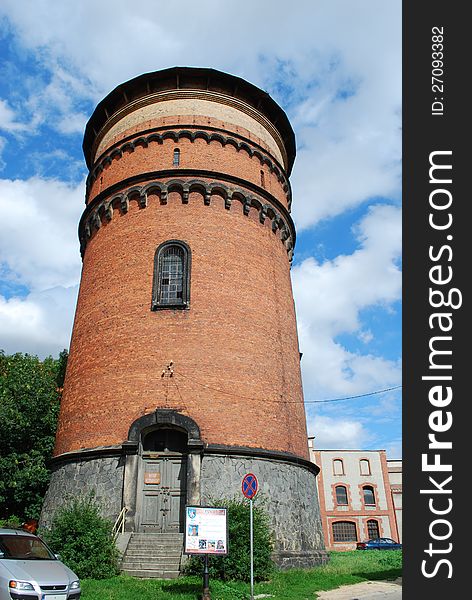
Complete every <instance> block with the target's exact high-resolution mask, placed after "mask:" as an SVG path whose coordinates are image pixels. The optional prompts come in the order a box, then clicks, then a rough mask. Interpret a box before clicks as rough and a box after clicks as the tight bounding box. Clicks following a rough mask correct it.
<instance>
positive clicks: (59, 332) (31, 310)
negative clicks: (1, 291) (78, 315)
mask: <svg viewBox="0 0 472 600" xmlns="http://www.w3.org/2000/svg"><path fill="white" fill-rule="evenodd" d="M77 291H78V286H72V287H69V288H65V287H56V288H52V289H48V290H44V291H42V292H36V293H32V294H29V295H28V296H27V297H26V298H10V299H8V300H7V299H5V298H4V297H3V296H0V348H1V349H2V350H5V352H6V353H7V354H12V353H15V352H28V353H30V354H36V355H38V356H40V357H43V358H44V357H45V356H49V355H51V356H57V355H58V353H59V352H60V351H61V350H63V349H64V348H67V349H68V348H69V342H70V335H71V330H72V322H73V315H74V307H75V303H76V300H77Z"/></svg>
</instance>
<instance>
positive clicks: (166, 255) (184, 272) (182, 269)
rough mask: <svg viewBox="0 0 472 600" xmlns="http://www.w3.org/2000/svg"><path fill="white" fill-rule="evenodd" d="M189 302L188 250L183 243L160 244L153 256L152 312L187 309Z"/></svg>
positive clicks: (175, 241)
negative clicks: (163, 309) (164, 309)
mask: <svg viewBox="0 0 472 600" xmlns="http://www.w3.org/2000/svg"><path fill="white" fill-rule="evenodd" d="M189 301H190V248H189V247H188V246H187V244H186V243H185V242H181V241H178V240H170V241H168V242H165V243H164V244H161V245H160V246H159V248H158V249H157V250H156V254H155V256H154V281H153V288H152V310H159V309H162V308H188V305H189Z"/></svg>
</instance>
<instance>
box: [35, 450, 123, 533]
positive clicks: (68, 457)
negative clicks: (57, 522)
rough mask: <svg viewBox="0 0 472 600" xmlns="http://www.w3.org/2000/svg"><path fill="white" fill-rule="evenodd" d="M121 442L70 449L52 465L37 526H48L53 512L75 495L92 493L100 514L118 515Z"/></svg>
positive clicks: (106, 515) (119, 506) (121, 480)
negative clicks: (103, 446)
mask: <svg viewBox="0 0 472 600" xmlns="http://www.w3.org/2000/svg"><path fill="white" fill-rule="evenodd" d="M123 474H124V460H123V457H122V456H121V446H117V447H111V448H98V449H93V450H89V451H85V452H70V453H68V454H64V455H62V456H61V457H58V459H56V460H55V461H54V463H53V465H52V474H51V481H50V483H49V487H48V491H47V493H46V496H45V498H44V502H43V507H42V510H41V518H40V526H41V527H46V528H48V527H50V526H51V523H52V520H53V519H54V515H55V514H56V512H57V511H58V510H59V509H60V508H61V507H63V506H64V505H65V504H68V503H69V502H70V501H71V500H73V499H75V498H83V497H87V496H92V497H93V498H94V499H95V500H96V502H97V504H98V505H99V506H100V509H101V512H102V515H103V516H104V517H106V518H108V519H110V520H112V521H115V519H116V518H117V517H118V515H119V514H120V511H121V507H122V498H123Z"/></svg>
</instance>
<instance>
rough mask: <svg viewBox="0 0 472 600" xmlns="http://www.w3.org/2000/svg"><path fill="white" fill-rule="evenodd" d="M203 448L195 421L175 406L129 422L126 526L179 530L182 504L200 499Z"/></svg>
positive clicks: (183, 505) (181, 521)
mask: <svg viewBox="0 0 472 600" xmlns="http://www.w3.org/2000/svg"><path fill="white" fill-rule="evenodd" d="M202 453H203V442H202V440H201V437H200V429H199V427H198V425H197V423H196V422H195V421H194V420H193V419H191V418H190V417H187V416H186V415H183V414H181V413H179V412H177V411H175V410H172V409H157V410H155V411H154V412H152V413H148V414H146V415H143V416H142V417H139V418H138V419H136V421H134V422H133V423H132V424H131V426H130V428H129V431H128V439H127V441H126V442H124V443H123V454H124V463H125V465H124V466H125V469H124V479H123V508H125V509H126V518H125V531H136V532H137V531H149V532H152V531H154V532H159V531H163V532H166V531H170V532H182V531H183V515H184V512H185V510H184V509H185V504H186V503H187V504H199V503H200V471H201V456H202Z"/></svg>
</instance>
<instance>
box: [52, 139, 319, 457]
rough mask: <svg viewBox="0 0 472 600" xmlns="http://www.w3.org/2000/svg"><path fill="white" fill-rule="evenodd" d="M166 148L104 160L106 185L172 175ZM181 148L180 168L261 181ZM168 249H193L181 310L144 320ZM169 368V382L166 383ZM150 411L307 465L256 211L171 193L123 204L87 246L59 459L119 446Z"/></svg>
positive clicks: (225, 154)
mask: <svg viewBox="0 0 472 600" xmlns="http://www.w3.org/2000/svg"><path fill="white" fill-rule="evenodd" d="M173 146H174V142H172V141H170V140H169V141H166V142H165V143H164V144H162V145H158V144H154V145H150V146H149V147H148V148H142V149H141V148H139V149H137V150H135V151H134V152H133V153H131V154H129V155H126V156H125V157H123V158H122V159H118V160H116V161H113V162H112V163H111V164H110V166H109V167H108V169H107V170H106V171H104V174H103V177H104V179H105V178H107V179H106V182H105V181H103V183H102V186H104V187H107V186H108V185H110V184H111V183H112V182H117V181H120V180H121V179H122V178H125V177H128V176H130V174H134V173H136V172H139V170H141V171H147V170H158V169H160V168H169V164H170V165H171V163H172V149H173ZM179 146H180V147H181V157H182V162H181V166H182V167H188V168H192V167H195V168H208V169H215V170H216V169H217V170H221V171H225V172H227V173H229V172H231V173H233V174H235V175H237V176H238V177H247V179H248V180H251V178H253V177H255V176H256V175H255V174H256V173H257V172H258V171H260V167H259V166H258V164H257V165H256V163H259V161H258V160H256V159H255V158H253V159H251V158H249V156H248V155H247V153H245V152H239V153H238V152H236V150H234V149H232V148H231V147H226V148H222V146H221V144H220V143H218V142H212V143H211V144H207V143H206V142H204V141H202V140H197V141H195V142H194V143H191V142H190V141H189V140H183V141H182V142H181V143H179ZM252 163H254V165H253V166H254V168H253V169H252V170H251V165H252ZM164 165H165V166H164ZM204 165H206V167H205V166H204ZM151 167H152V169H151ZM99 180H100V179H99V178H98V181H99ZM271 185H274V187H276V185H275V184H274V183H273V180H271ZM279 187H280V184H279ZM94 189H96V188H94ZM96 191H97V190H96ZM272 193H274V195H275V190H272ZM284 196H285V194H284ZM91 199H93V194H92V195H91ZM168 239H179V240H182V241H184V242H186V243H187V244H188V245H189V246H190V249H191V253H192V265H191V292H190V309H189V310H176V311H173V310H161V311H155V312H154V311H151V310H150V306H151V294H152V279H153V262H154V253H155V250H156V248H157V247H158V246H159V244H161V243H162V242H164V241H166V240H168ZM171 360H173V361H174V377H173V378H171V379H167V378H164V379H163V378H162V377H161V373H162V370H163V369H164V368H165V366H166V365H167V364H168V363H169V361H171ZM156 407H169V408H174V409H176V410H179V411H180V412H182V413H184V414H186V415H188V416H190V417H191V418H192V419H194V420H195V421H196V422H197V423H198V425H199V426H200V428H201V433H202V437H203V439H204V441H205V442H207V443H215V444H227V445H242V446H250V447H255V448H256V447H261V448H266V449H271V450H282V451H289V452H293V453H295V454H298V455H299V456H303V457H305V458H307V457H308V451H307V437H306V423H305V413H304V407H303V396H302V388H301V377H300V366H299V350H298V341H297V331H296V323H295V313H294V304H293V298H292V290H291V281H290V265H289V260H288V256H287V251H286V248H285V246H284V244H283V243H282V241H281V240H280V237H279V235H278V233H276V234H275V233H273V231H272V229H271V223H270V220H269V219H267V220H266V222H265V223H264V224H261V223H260V222H259V216H258V213H257V211H256V210H255V209H253V208H251V211H250V214H249V216H245V215H244V214H243V210H242V206H241V204H240V203H239V202H237V201H236V202H233V204H232V207H231V209H230V210H227V209H225V208H224V201H223V199H222V198H221V197H219V196H216V195H215V196H212V197H211V202H210V205H209V206H205V205H204V202H203V197H202V195H201V194H199V193H196V192H193V193H191V194H190V197H189V202H188V204H183V203H182V199H181V197H180V195H179V193H177V192H171V193H170V194H169V198H168V203H167V204H165V205H163V204H160V202H159V199H158V198H157V196H154V197H153V196H150V197H149V202H148V206H147V207H146V208H139V207H138V205H137V202H136V201H134V200H132V201H131V202H130V207H129V212H128V213H126V214H121V213H120V211H118V210H115V211H114V214H113V219H112V220H111V221H110V222H109V223H106V222H104V223H103V225H102V227H101V228H100V229H99V230H98V231H97V232H95V233H94V234H93V236H92V238H91V239H90V240H89V242H88V245H87V248H86V250H85V255H84V264H83V272H82V280H81V286H80V293H79V299H78V305H77V312H76V317H75V323H74V330H73V336H72V342H71V349H70V357H69V364H68V368H67V375H66V382H65V386H64V394H63V400H62V406H61V414H60V422H59V429H58V434H57V440H56V449H55V454H56V455H58V454H61V453H63V452H68V451H72V450H78V449H80V448H93V447H97V446H107V445H113V444H119V443H121V442H123V441H124V440H125V439H127V433H128V429H129V427H130V425H131V423H132V422H133V421H134V420H135V419H137V418H138V417H140V416H142V415H144V414H146V413H149V412H152V411H153V410H155V409H156Z"/></svg>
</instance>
